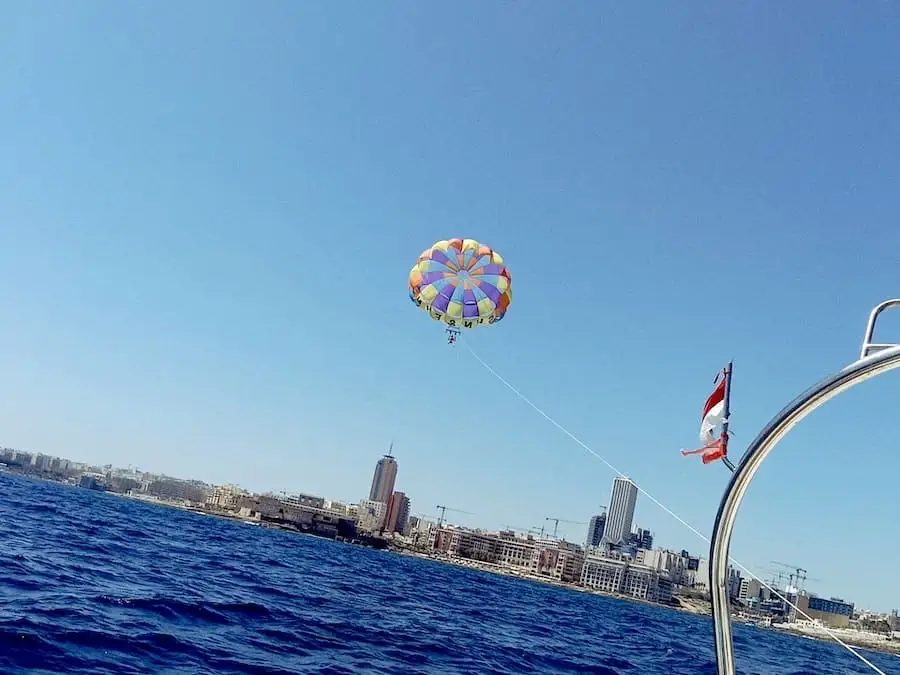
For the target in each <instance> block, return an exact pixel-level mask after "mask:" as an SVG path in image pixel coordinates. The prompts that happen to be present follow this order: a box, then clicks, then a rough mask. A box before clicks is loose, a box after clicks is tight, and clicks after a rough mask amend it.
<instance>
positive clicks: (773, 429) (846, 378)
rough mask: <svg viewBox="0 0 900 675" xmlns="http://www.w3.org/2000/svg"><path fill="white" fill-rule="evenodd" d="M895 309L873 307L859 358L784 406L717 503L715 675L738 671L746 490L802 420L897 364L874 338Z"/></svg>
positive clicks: (895, 352) (712, 550)
mask: <svg viewBox="0 0 900 675" xmlns="http://www.w3.org/2000/svg"><path fill="white" fill-rule="evenodd" d="M895 307H900V299H894V300H887V301H885V302H882V303H881V304H880V305H878V306H877V307H875V309H873V310H872V313H871V314H870V315H869V322H868V324H867V325H866V333H865V337H864V338H863V343H862V349H861V351H860V355H859V359H858V360H857V361H854V362H853V363H851V364H850V365H848V366H847V367H845V368H843V369H842V370H839V371H838V372H836V373H834V374H833V375H831V376H829V377H826V378H825V379H824V380H822V381H821V382H819V383H818V384H815V385H813V386H812V387H811V388H809V389H807V390H806V391H805V392H804V393H802V394H800V395H799V396H798V397H797V398H795V399H794V400H793V401H791V402H790V403H789V404H788V405H787V406H785V407H784V408H783V409H782V410H781V412H779V413H778V414H777V415H775V417H773V418H772V419H771V420H770V421H769V423H768V424H767V425H766V426H765V427H763V430H762V431H760V433H759V435H758V436H757V437H756V438H755V439H754V440H753V442H752V443H750V445H749V446H748V447H747V450H746V452H745V453H744V455H743V456H742V457H741V459H740V462H738V465H737V467H736V468H735V470H734V472H733V473H732V474H731V479H730V480H729V482H728V487H726V488H725V494H724V495H723V496H722V501H721V503H720V504H719V511H718V513H717V514H716V522H715V525H714V527H713V536H712V539H711V541H710V547H709V560H710V565H709V582H710V583H709V588H710V591H711V595H712V615H713V631H714V632H713V638H714V640H715V645H716V664H717V667H718V671H717V672H718V675H736V671H735V666H734V635H733V633H732V627H731V607H730V604H729V590H728V587H727V578H728V557H729V550H730V547H731V535H732V533H733V531H734V521H735V519H736V517H737V512H738V509H739V508H740V506H741V502H742V501H743V499H744V494H745V493H746V491H747V488H748V487H750V483H751V481H752V480H753V476H754V475H755V474H756V472H757V470H758V469H759V467H760V466H761V465H762V463H763V462H764V461H765V459H766V457H768V456H769V453H770V452H772V450H773V449H774V448H775V446H776V445H777V444H778V442H779V441H780V440H781V439H782V438H784V437H785V436H786V435H787V433H788V432H789V431H790V430H791V429H792V428H793V427H794V425H796V424H797V423H798V422H800V420H802V419H803V418H805V417H806V416H807V415H809V414H810V413H811V412H812V411H813V410H815V409H816V408H818V407H819V406H821V405H823V404H824V403H825V402H827V401H829V400H831V399H832V398H834V397H835V396H837V395H838V394H840V393H842V392H844V391H846V390H848V389H850V388H851V387H854V386H856V385H857V384H859V383H860V382H863V381H864V380H867V379H869V378H871V377H876V376H878V375H881V374H882V373H886V372H887V371H889V370H893V369H894V368H898V367H900V344H898V343H876V342H873V339H874V336H875V323H876V321H877V320H878V317H879V316H880V315H881V313H882V312H884V311H885V310H886V309H892V308H895Z"/></svg>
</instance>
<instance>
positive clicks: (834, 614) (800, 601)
mask: <svg viewBox="0 0 900 675" xmlns="http://www.w3.org/2000/svg"><path fill="white" fill-rule="evenodd" d="M796 605H797V609H799V610H800V611H801V612H803V613H804V614H806V615H807V616H809V617H810V618H811V619H818V620H819V621H821V622H822V623H823V624H824V625H826V626H828V627H829V628H846V627H847V626H848V625H850V617H852V616H853V604H852V603H850V602H844V600H843V599H842V598H828V599H826V598H820V597H818V596H816V595H807V594H805V593H801V594H800V595H798V596H797V598H796ZM798 614H799V612H798ZM801 616H802V615H801Z"/></svg>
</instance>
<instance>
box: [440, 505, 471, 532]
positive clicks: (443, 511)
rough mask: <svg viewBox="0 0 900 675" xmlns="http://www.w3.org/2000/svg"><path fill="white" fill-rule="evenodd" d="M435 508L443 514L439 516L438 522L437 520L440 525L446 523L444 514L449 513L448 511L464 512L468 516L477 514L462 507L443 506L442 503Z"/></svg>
mask: <svg viewBox="0 0 900 675" xmlns="http://www.w3.org/2000/svg"><path fill="white" fill-rule="evenodd" d="M435 508H436V509H437V510H438V511H440V512H441V515H440V517H439V518H438V522H437V526H438V527H440V526H441V525H443V524H444V516H445V515H446V514H447V511H453V512H454V513H464V514H465V515H467V516H474V515H475V514H474V513H469V512H468V511H463V510H462V509H454V508H451V507H449V506H443V505H441V504H438V505H437V506H436V507H435Z"/></svg>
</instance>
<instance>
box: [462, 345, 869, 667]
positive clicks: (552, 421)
mask: <svg viewBox="0 0 900 675" xmlns="http://www.w3.org/2000/svg"><path fill="white" fill-rule="evenodd" d="M459 342H461V343H462V344H463V345H465V347H466V349H467V350H468V351H469V353H470V354H471V355H472V356H473V358H474V359H475V360H476V361H477V362H478V363H480V364H481V365H482V366H483V367H484V369H485V370H487V371H488V372H489V373H490V374H491V375H493V376H494V377H495V378H497V380H498V381H499V382H500V383H501V384H502V385H503V386H505V387H506V388H507V389H509V390H510V391H511V392H512V393H514V394H515V395H516V396H517V397H518V398H520V399H521V400H522V401H523V402H524V403H526V404H527V405H528V406H529V407H531V408H532V409H533V410H534V411H535V412H537V413H538V414H539V415H540V416H541V417H543V418H544V419H545V420H547V421H548V422H550V424H552V425H553V426H555V427H556V428H557V429H559V430H560V431H561V432H562V433H563V434H565V435H566V436H568V437H569V438H570V439H571V440H572V441H574V442H575V443H576V444H577V445H578V446H580V447H581V448H582V449H583V450H584V451H585V452H587V453H589V454H590V455H592V456H593V457H595V458H596V459H599V460H600V461H601V462H602V463H603V464H605V465H606V467H607V468H608V469H609V470H610V471H612V472H613V473H614V474H616V475H617V476H621V477H623V478H628V480H631V482H632V483H633V484H634V486H635V487H636V488H637V490H638V492H640V493H641V494H643V495H644V496H645V497H646V498H647V499H649V500H650V501H651V502H653V503H654V504H656V505H657V506H658V507H659V508H660V509H662V510H663V511H665V512H666V513H667V514H668V515H670V516H671V517H672V518H674V519H675V520H676V521H677V522H679V523H680V524H681V525H683V526H684V527H686V528H687V529H688V530H690V531H691V532H693V533H694V534H695V535H697V536H698V537H699V538H700V539H701V540H702V541H704V542H706V543H707V544H709V543H710V540H709V537H707V536H706V535H705V534H703V533H702V532H701V531H700V530H698V529H697V528H696V527H694V526H693V525H691V524H690V523H689V522H688V521H686V520H685V519H684V518H682V517H681V516H679V515H678V514H677V513H675V512H674V511H673V510H672V509H670V508H669V507H668V506H666V505H665V504H663V503H662V502H661V501H659V500H658V499H657V498H656V497H654V496H653V495H652V494H650V493H649V492H647V490H645V489H644V488H643V487H641V486H640V485H639V484H638V483H637V482H635V481H634V480H633V479H631V478H630V477H629V476H627V475H626V474H625V473H623V472H622V471H620V470H619V469H617V468H616V467H615V466H613V465H612V464H611V463H610V462H609V461H608V460H607V459H606V458H605V457H603V456H602V455H601V454H600V453H599V452H597V451H596V450H594V449H593V448H591V447H590V446H589V445H588V444H587V443H585V442H584V441H582V440H581V439H580V438H578V436H576V435H575V434H573V433H572V432H571V431H569V430H568V429H566V428H565V427H564V426H563V425H562V424H560V423H559V422H557V421H556V420H555V419H553V417H551V416H550V415H549V414H547V413H546V412H545V411H544V410H542V409H541V408H540V407H539V406H538V405H537V404H536V403H534V402H533V401H532V400H531V399H529V398H528V397H527V396H526V395H525V394H523V393H522V392H521V391H519V389H517V388H516V387H515V386H514V385H513V384H511V383H510V382H509V381H508V380H507V379H506V378H504V377H503V376H502V375H500V373H498V372H497V371H496V370H494V369H493V368H492V367H491V366H490V365H489V364H488V363H487V362H486V361H485V360H484V359H482V358H481V357H480V356H479V355H478V353H477V352H476V351H475V350H474V349H473V348H472V346H471V345H470V344H469V342H468V340H459ZM728 559H729V560H730V561H731V563H732V564H733V565H734V566H735V567H737V568H738V569H740V570H741V571H742V572H746V573H747V575H748V576H749V577H750V578H752V579H755V580H756V581H758V582H759V584H760V585H761V586H763V587H764V588H766V589H768V590H769V591H770V592H772V593H774V594H775V596H776V597H778V598H779V599H780V600H781V601H782V602H784V603H785V604H787V605H788V606H790V607H791V608H792V609H793V610H794V611H796V612H797V613H798V614H800V615H802V616H803V617H804V618H805V619H807V620H809V621H812V620H813V619H812V617H811V616H810V615H809V614H807V613H806V612H804V611H803V610H802V609H800V608H799V607H797V605H795V604H794V603H792V602H791V601H790V600H788V599H787V598H786V597H784V596H783V595H781V593H780V592H779V591H778V590H777V589H775V588H773V587H772V586H770V585H769V584H768V583H767V582H766V581H765V580H763V579H762V578H761V577H759V576H757V575H756V574H754V573H753V572H752V571H751V570H750V568H748V567H747V566H746V565H744V564H743V563H741V562H740V561H738V560H736V559H735V558H733V557H731V556H730V555H729V556H728ZM823 629H824V630H825V633H826V634H827V635H828V636H829V637H830V638H832V639H833V640H834V641H835V642H837V643H838V644H839V645H840V646H841V647H843V648H844V649H846V650H847V651H848V652H850V653H851V654H853V656H855V657H856V658H858V659H859V660H860V661H862V662H863V663H864V664H866V665H867V666H868V667H869V668H871V669H872V670H873V671H874V672H876V673H878V674H879V675H887V673H885V672H884V671H883V670H881V669H880V668H879V667H878V666H876V665H875V664H874V663H872V662H871V661H869V660H868V659H867V658H866V657H865V656H863V655H862V654H860V653H859V652H857V651H856V650H855V649H853V647H851V646H850V645H849V644H847V643H846V642H844V641H843V640H841V638H840V636H839V635H838V634H837V633H835V632H834V631H832V630H831V629H829V628H828V627H827V626H823Z"/></svg>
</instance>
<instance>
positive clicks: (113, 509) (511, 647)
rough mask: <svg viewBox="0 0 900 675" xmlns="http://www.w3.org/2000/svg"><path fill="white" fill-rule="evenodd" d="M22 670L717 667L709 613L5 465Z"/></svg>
mask: <svg viewBox="0 0 900 675" xmlns="http://www.w3.org/2000/svg"><path fill="white" fill-rule="evenodd" d="M736 648H737V651H738V654H739V669H740V672H741V673H743V674H746V675H750V674H751V673H752V674H760V675H763V674H765V675H774V674H776V673H777V674H789V673H790V674H793V675H801V674H803V675H838V674H840V675H843V674H845V673H868V672H872V671H870V670H869V669H868V668H867V667H866V666H864V665H863V664H862V663H860V662H859V661H858V660H856V659H855V658H854V657H853V656H852V655H850V654H849V653H847V652H846V651H844V650H843V649H842V648H841V647H839V646H837V645H833V644H828V643H822V642H817V641H813V640H808V639H803V638H797V637H792V636H788V635H781V634H777V633H774V632H771V631H764V630H759V629H755V628H751V627H745V626H737V627H736ZM866 654H867V655H871V659H872V660H873V661H874V662H875V663H876V664H878V665H879V666H880V667H881V668H882V669H883V670H884V671H885V672H889V673H890V672H900V669H898V665H900V659H897V658H896V657H893V656H887V655H880V654H872V653H871V652H866ZM895 669H896V670H895ZM25 672H27V673H59V672H65V673H122V674H126V673H192V674H194V673H322V674H325V673H334V674H338V673H385V674H391V675H396V674H402V673H428V674H432V673H433V674H441V673H498V674H499V673H503V674H507V673H509V674H512V673H515V674H517V675H518V674H520V673H542V674H549V673H599V674H602V675H618V674H621V675H655V674H659V675H676V674H683V675H704V674H711V675H713V674H714V673H715V667H714V661H713V647H712V636H711V624H710V620H709V619H708V618H702V617H694V616H690V615H686V614H681V613H678V612H675V611H672V610H667V609H662V608H656V607H650V606H646V605H641V604H636V603H628V602H624V601H620V600H614V599H609V598H603V597H599V596H595V595H589V594H586V593H579V592H576V591H571V590H568V589H560V588H555V587H551V586H546V585H542V584H538V583H533V582H527V581H521V580H517V579H511V578H505V577H498V576H494V575H490V574H487V573H483V572H478V571H474V570H469V569H465V568H459V567H455V566H452V565H446V564H442V563H438V562H433V561H427V560H420V559H416V558H410V557H406V556H400V555H396V554H393V553H390V552H386V551H375V550H371V549H366V548H362V547H356V546H351V545H346V544H339V543H335V542H331V541H327V540H321V539H315V538H313V537H307V536H302V535H297V534H292V533H289V532H283V531H279V530H269V529H264V528H259V527H251V526H249V525H245V524H242V523H238V522H234V521H228V520H223V519H217V518H211V517H206V516H202V515H197V514H192V513H188V512H184V511H179V510H177V509H170V508H166V507H162V506H156V505H152V504H145V503H140V502H135V501H132V500H128V499H125V498H121V497H116V496H113V495H107V494H102V493H97V492H91V491H88V490H83V489H79V488H74V487H68V486H63V485H56V484H52V483H45V482H41V481H36V480H31V479H27V478H22V477H18V476H12V475H9V474H0V673H25Z"/></svg>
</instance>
